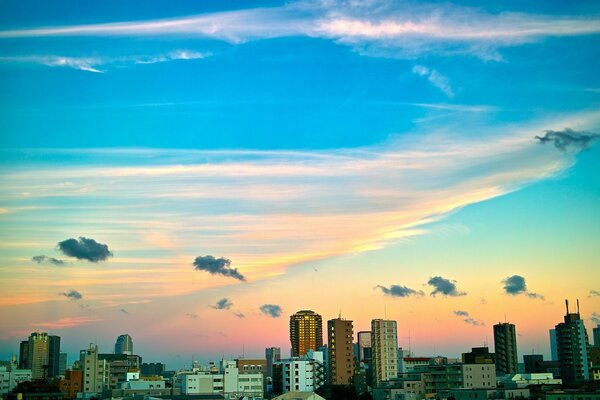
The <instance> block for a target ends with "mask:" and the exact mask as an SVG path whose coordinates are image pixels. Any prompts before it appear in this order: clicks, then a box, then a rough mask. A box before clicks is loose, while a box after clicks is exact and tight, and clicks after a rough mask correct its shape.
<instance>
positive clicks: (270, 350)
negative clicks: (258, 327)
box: [265, 347, 281, 378]
mask: <svg viewBox="0 0 600 400" xmlns="http://www.w3.org/2000/svg"><path fill="white" fill-rule="evenodd" d="M265 358H266V359H267V378H273V364H275V363H276V362H278V361H280V360H281V349H280V348H279V347H267V348H266V349H265Z"/></svg>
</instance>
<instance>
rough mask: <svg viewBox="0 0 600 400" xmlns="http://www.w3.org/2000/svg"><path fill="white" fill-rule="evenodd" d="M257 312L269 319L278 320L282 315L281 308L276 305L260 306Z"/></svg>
mask: <svg viewBox="0 0 600 400" xmlns="http://www.w3.org/2000/svg"><path fill="white" fill-rule="evenodd" d="M259 310H260V312H261V313H263V314H264V315H267V316H269V317H271V318H279V317H281V314H282V313H283V310H282V309H281V307H280V306H278V305H276V304H263V305H262V306H260V308H259Z"/></svg>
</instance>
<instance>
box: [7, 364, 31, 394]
mask: <svg viewBox="0 0 600 400" xmlns="http://www.w3.org/2000/svg"><path fill="white" fill-rule="evenodd" d="M31 380H32V377H31V370H29V369H19V366H18V364H17V363H16V362H13V363H11V364H10V365H8V366H0V396H2V395H6V394H7V393H9V392H11V391H12V390H13V389H14V388H16V387H17V385H18V384H19V383H21V382H28V381H31Z"/></svg>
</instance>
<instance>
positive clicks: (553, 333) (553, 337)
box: [548, 329, 558, 361]
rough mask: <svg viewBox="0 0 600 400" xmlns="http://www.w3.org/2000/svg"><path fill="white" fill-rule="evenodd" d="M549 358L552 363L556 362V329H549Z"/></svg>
mask: <svg viewBox="0 0 600 400" xmlns="http://www.w3.org/2000/svg"><path fill="white" fill-rule="evenodd" d="M548 333H549V334H550V358H551V359H552V361H558V349H557V346H556V329H550V330H549V331H548Z"/></svg>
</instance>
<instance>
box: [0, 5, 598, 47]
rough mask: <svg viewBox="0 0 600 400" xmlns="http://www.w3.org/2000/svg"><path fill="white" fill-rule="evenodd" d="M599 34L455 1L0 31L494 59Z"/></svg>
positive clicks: (588, 27) (585, 25) (292, 8)
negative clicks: (309, 40) (299, 43)
mask: <svg viewBox="0 0 600 400" xmlns="http://www.w3.org/2000/svg"><path fill="white" fill-rule="evenodd" d="M599 32H600V21H599V20H598V19H597V18H595V17H594V16H589V17H579V16H576V17H574V16H549V15H533V14H524V13H514V12H512V13H511V12H501V13H486V12H483V11H481V10H480V9H477V8H470V7H464V6H457V5H448V4H446V5H442V4H436V5H418V4H411V5H410V6H407V5H405V4H402V3H395V2H384V1H373V2H369V3H364V4H358V3H354V2H343V1H329V2H320V3H315V2H308V1H297V2H292V3H288V4H286V5H284V6H281V7H270V8H254V9H245V10H234V11H225V12H216V13H206V14H200V15H192V16H184V17H180V18H171V19H161V20H147V21H129V22H115V23H103V24H90V25H72V26H57V27H44V28H33V29H16V30H5V31H0V38H5V39H8V38H23V37H44V36H126V37H136V36H150V37H163V36H164V37H181V36H185V37H204V38H211V39H217V40H224V41H227V42H230V43H243V42H247V41H250V40H260V39H271V38H277V37H288V36H307V37H315V38H325V39H329V40H333V41H336V42H337V43H340V44H343V45H348V46H351V47H353V48H354V49H356V50H357V51H359V52H361V53H363V54H368V55H379V56H380V55H384V56H393V57H406V58H412V57H416V56H419V55H421V54H423V53H426V52H438V53H440V54H457V53H468V54H475V55H477V56H479V57H481V58H485V59H499V58H500V55H499V54H498V53H497V49H498V48H499V47H503V46H514V45H519V44H523V43H528V42H532V41H536V40H540V39H542V38H545V37H557V36H581V35H591V34H597V33H599Z"/></svg>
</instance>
